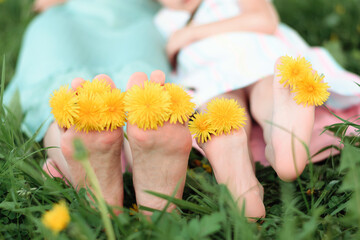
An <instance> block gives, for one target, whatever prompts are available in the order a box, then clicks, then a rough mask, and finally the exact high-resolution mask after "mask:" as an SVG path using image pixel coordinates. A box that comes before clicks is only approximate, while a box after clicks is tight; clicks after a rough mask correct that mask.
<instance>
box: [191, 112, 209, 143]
mask: <svg viewBox="0 0 360 240" xmlns="http://www.w3.org/2000/svg"><path fill="white" fill-rule="evenodd" d="M208 118H209V116H208V114H207V113H195V114H194V116H193V117H192V121H190V122H189V130H190V132H191V134H195V138H197V139H198V141H199V142H201V143H205V142H207V141H208V140H211V134H215V128H214V127H213V126H211V124H210V122H209V121H208Z"/></svg>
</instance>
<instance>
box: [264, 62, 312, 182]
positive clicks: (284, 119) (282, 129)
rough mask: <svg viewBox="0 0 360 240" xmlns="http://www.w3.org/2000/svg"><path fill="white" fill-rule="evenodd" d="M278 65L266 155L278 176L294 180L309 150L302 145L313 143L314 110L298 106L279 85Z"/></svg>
mask: <svg viewBox="0 0 360 240" xmlns="http://www.w3.org/2000/svg"><path fill="white" fill-rule="evenodd" d="M279 63H280V61H279V60H278V61H277V63H276V64H275V77H274V80H273V112H272V119H271V120H270V119H269V120H270V121H271V122H270V123H268V124H265V125H264V138H265V142H266V144H267V145H266V149H265V154H266V157H267V159H268V160H269V161H270V163H271V165H272V167H273V168H274V170H275V171H276V172H277V174H278V176H279V177H280V178H281V179H282V180H284V181H292V180H294V179H296V177H297V176H298V175H300V174H301V173H302V171H303V170H304V168H305V166H306V164H307V160H308V156H307V152H306V148H305V147H304V146H303V144H302V143H301V142H303V143H305V144H306V145H307V146H308V145H309V143H310V139H311V134H312V130H313V125H314V118H315V107H314V106H306V107H304V106H303V105H298V104H297V103H296V102H295V101H294V100H293V97H294V93H291V92H290V89H289V88H285V87H284V86H283V85H281V84H280V83H279V80H280V77H278V76H277V75H278V69H277V65H278V64H279ZM300 141H301V142H300ZM295 163H296V164H295Z"/></svg>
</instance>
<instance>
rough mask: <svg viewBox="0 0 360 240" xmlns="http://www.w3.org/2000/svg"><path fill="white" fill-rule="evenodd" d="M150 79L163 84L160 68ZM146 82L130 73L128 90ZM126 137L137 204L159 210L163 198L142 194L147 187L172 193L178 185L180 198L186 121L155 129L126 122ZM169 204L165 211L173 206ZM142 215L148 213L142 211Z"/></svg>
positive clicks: (187, 135)
mask: <svg viewBox="0 0 360 240" xmlns="http://www.w3.org/2000/svg"><path fill="white" fill-rule="evenodd" d="M150 80H151V81H153V82H158V83H160V84H162V85H163V84H164V82H165V75H164V73H162V72H161V71H155V72H153V73H152V74H151V77H150ZM144 81H147V76H146V75H145V74H144V73H135V74H133V75H132V76H131V78H130V80H129V83H128V89H130V88H131V87H132V86H133V85H140V84H142V83H143V82H144ZM127 133H128V139H129V143H130V147H131V153H132V159H133V182H134V188H135V193H136V201H137V204H139V205H142V206H147V207H151V208H154V209H158V210H162V209H163V208H164V207H165V205H166V204H167V201H166V200H163V199H160V198H158V197H155V196H153V195H150V194H148V193H146V192H145V191H146V190H151V191H154V192H158V193H163V194H166V195H172V194H173V193H174V192H175V188H176V186H177V185H178V184H179V188H178V189H177V192H176V194H175V197H176V198H182V194H183V190H184V185H185V178H186V170H187V163H188V158H189V154H190V150H191V143H192V142H191V135H190V131H189V129H188V127H187V125H186V124H179V123H176V124H170V123H165V124H164V126H163V127H160V128H158V129H157V130H146V131H144V130H142V129H139V128H138V127H137V126H136V125H131V124H128V125H127ZM174 207H175V206H174V205H170V207H169V208H168V209H167V211H171V210H173V209H174ZM144 214H151V213H150V212H147V211H144Z"/></svg>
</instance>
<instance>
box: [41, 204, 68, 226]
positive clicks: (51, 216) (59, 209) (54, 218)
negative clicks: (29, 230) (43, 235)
mask: <svg viewBox="0 0 360 240" xmlns="http://www.w3.org/2000/svg"><path fill="white" fill-rule="evenodd" d="M41 221H42V223H43V224H44V225H45V227H47V228H49V229H51V230H52V231H53V232H54V233H59V232H60V231H62V230H64V229H65V228H66V227H67V225H68V224H69V222H70V215H69V210H68V208H67V206H66V204H65V202H63V201H61V202H60V203H58V204H55V205H54V206H53V208H52V209H51V210H50V211H47V212H46V213H44V215H43V217H42V220H41Z"/></svg>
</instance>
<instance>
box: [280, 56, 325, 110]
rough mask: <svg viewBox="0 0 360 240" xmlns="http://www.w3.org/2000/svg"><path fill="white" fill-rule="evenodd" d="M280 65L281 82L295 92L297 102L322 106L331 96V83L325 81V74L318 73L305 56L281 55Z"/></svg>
mask: <svg viewBox="0 0 360 240" xmlns="http://www.w3.org/2000/svg"><path fill="white" fill-rule="evenodd" d="M281 63H282V64H280V65H278V67H277V68H278V70H279V72H280V73H279V74H278V76H281V77H282V78H281V79H280V81H279V82H280V83H281V84H284V87H287V86H289V88H290V89H291V92H292V93H295V96H294V100H295V101H296V103H297V104H299V105H300V104H303V105H304V106H314V105H315V106H321V105H323V104H324V103H325V102H326V101H327V99H328V98H329V96H330V93H329V91H328V89H329V88H330V87H329V85H328V84H327V83H325V82H323V80H324V76H323V75H320V76H319V75H318V73H317V72H314V71H313V70H312V68H311V64H310V63H309V62H308V61H306V60H305V58H304V57H298V58H297V59H293V58H291V57H289V56H284V57H281Z"/></svg>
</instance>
